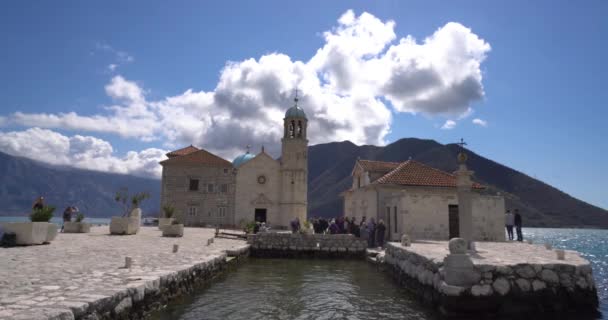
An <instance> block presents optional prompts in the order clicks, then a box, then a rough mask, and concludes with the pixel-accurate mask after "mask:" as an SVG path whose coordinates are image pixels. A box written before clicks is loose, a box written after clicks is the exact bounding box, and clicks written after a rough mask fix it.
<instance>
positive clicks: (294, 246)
mask: <svg viewBox="0 0 608 320" xmlns="http://www.w3.org/2000/svg"><path fill="white" fill-rule="evenodd" d="M247 242H248V243H249V244H250V245H251V252H250V254H251V256H252V257H261V258H340V259H345V258H355V259H364V258H365V249H366V248H367V241H366V240H364V239H361V238H357V237H355V236H353V235H352V234H302V233H293V234H292V233H291V232H260V233H258V234H252V235H247Z"/></svg>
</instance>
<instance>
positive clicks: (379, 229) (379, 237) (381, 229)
mask: <svg viewBox="0 0 608 320" xmlns="http://www.w3.org/2000/svg"><path fill="white" fill-rule="evenodd" d="M385 232H386V226H385V225H384V221H383V220H382V219H380V221H378V225H377V226H376V241H377V242H378V247H380V248H384V233H385Z"/></svg>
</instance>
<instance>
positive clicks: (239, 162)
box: [232, 152, 255, 168]
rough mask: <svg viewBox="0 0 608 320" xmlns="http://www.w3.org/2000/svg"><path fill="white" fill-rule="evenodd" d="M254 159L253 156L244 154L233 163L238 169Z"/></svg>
mask: <svg viewBox="0 0 608 320" xmlns="http://www.w3.org/2000/svg"><path fill="white" fill-rule="evenodd" d="M253 158H255V156H254V155H253V154H251V153H249V152H247V153H245V154H242V155H240V156H238V157H236V158H234V160H233V161H232V165H233V166H234V167H235V168H238V167H240V166H242V165H243V164H244V163H245V162H247V161H249V160H251V159H253Z"/></svg>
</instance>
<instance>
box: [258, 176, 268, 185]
mask: <svg viewBox="0 0 608 320" xmlns="http://www.w3.org/2000/svg"><path fill="white" fill-rule="evenodd" d="M258 183H259V184H265V183H266V177H265V176H263V175H262V176H258Z"/></svg>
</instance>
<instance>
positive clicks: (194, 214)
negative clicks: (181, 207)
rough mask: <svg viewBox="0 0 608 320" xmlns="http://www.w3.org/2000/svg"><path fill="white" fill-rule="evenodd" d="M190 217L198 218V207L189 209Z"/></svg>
mask: <svg viewBox="0 0 608 320" xmlns="http://www.w3.org/2000/svg"><path fill="white" fill-rule="evenodd" d="M188 215H189V216H191V217H194V216H196V207H189V208H188Z"/></svg>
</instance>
